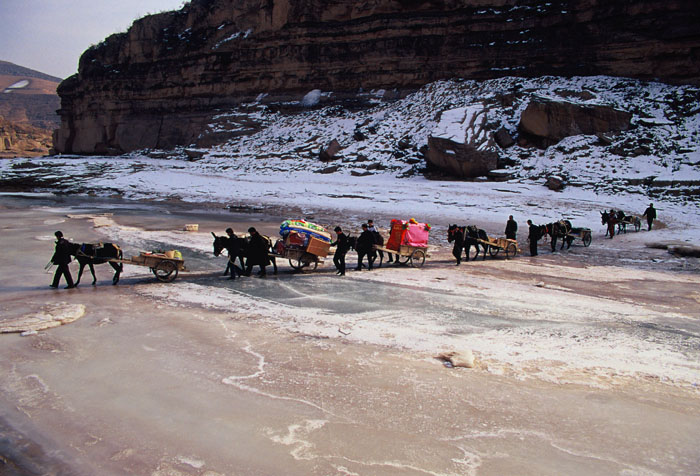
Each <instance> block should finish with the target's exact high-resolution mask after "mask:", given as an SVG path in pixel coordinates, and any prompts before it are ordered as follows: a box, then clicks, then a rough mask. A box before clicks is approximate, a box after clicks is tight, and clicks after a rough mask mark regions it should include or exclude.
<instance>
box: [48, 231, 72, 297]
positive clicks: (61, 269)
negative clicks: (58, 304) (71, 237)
mask: <svg viewBox="0 0 700 476" xmlns="http://www.w3.org/2000/svg"><path fill="white" fill-rule="evenodd" d="M54 235H56V240H57V241H56V251H54V254H53V256H52V257H51V262H52V263H53V264H55V265H56V266H58V268H56V273H55V274H54V275H53V283H51V284H50V286H51V287H52V288H54V289H55V288H57V287H58V283H59V282H60V281H61V276H63V277H65V278H66V284H67V285H68V286H66V289H71V288H74V287H75V284H73V276H71V275H70V269H69V268H68V263H70V262H71V244H70V242H69V241H68V240H66V239H65V238H63V233H61V232H60V231H57V232H56V233H54Z"/></svg>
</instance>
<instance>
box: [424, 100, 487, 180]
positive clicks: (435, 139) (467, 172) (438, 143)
mask: <svg viewBox="0 0 700 476" xmlns="http://www.w3.org/2000/svg"><path fill="white" fill-rule="evenodd" d="M486 113H487V108H486V107H485V106H484V105H483V104H474V105H471V106H468V107H461V108H458V109H450V110H448V111H443V112H442V114H441V115H440V121H439V123H438V125H437V127H436V128H435V130H433V132H432V134H431V135H430V137H428V150H427V151H426V153H425V158H426V161H427V162H428V163H429V164H431V165H433V166H435V167H437V168H439V169H440V170H442V171H444V172H447V173H449V174H450V175H452V176H455V177H459V178H473V177H480V176H482V175H486V174H488V172H489V171H491V170H493V169H497V168H498V153H497V151H496V147H497V146H496V144H495V142H494V140H493V133H492V131H491V130H490V129H489V128H488V126H487V124H488V121H487V115H486Z"/></svg>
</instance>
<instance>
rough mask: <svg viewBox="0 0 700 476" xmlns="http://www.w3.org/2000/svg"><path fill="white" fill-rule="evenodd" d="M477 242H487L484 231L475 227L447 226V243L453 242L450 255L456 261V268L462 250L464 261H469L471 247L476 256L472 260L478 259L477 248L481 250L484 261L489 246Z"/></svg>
mask: <svg viewBox="0 0 700 476" xmlns="http://www.w3.org/2000/svg"><path fill="white" fill-rule="evenodd" d="M478 240H484V241H488V235H487V234H486V232H485V231H484V230H482V229H480V228H477V227H476V226H473V225H469V226H458V225H450V226H449V228H448V229H447V241H448V242H450V243H452V242H453V241H454V246H453V248H452V255H453V256H454V257H455V258H456V259H457V266H459V264H460V263H461V262H462V250H465V261H469V253H470V251H471V247H472V246H474V248H475V249H476V256H475V257H474V259H476V258H478V257H479V247H481V248H483V250H484V259H486V252H487V251H488V249H489V245H486V244H484V243H480V242H479V241H478Z"/></svg>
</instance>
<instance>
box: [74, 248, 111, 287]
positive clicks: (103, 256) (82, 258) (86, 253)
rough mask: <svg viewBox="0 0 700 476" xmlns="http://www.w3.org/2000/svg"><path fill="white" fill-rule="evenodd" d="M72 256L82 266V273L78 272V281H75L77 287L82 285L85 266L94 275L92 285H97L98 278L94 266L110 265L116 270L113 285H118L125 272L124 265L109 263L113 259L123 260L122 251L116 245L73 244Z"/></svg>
mask: <svg viewBox="0 0 700 476" xmlns="http://www.w3.org/2000/svg"><path fill="white" fill-rule="evenodd" d="M71 254H72V255H73V256H75V259H76V260H77V261H78V263H79V264H80V271H78V279H77V280H76V281H75V285H76V286H77V285H78V284H80V278H81V277H82V275H83V270H84V269H85V265H88V266H90V272H91V273H92V284H93V285H95V284H96V283H97V277H96V276H95V268H94V265H96V264H102V263H109V264H110V265H111V266H112V268H114V277H113V278H112V284H117V283H118V282H119V275H120V274H121V272H122V271H123V270H124V265H123V264H122V263H114V262H112V261H109V260H111V259H122V256H123V254H122V249H121V248H120V247H119V245H118V244H116V243H81V244H78V243H73V244H72V248H71Z"/></svg>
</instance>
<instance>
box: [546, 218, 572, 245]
mask: <svg viewBox="0 0 700 476" xmlns="http://www.w3.org/2000/svg"><path fill="white" fill-rule="evenodd" d="M544 226H545V229H546V233H547V234H548V235H549V237H550V239H551V240H552V252H555V251H556V246H557V240H558V239H559V238H561V247H560V248H559V249H560V250H563V249H564V245H567V246H566V249H567V250H568V249H569V248H571V243H572V242H573V241H574V238H573V237H572V236H571V235H570V234H569V233H570V232H571V222H570V221H569V220H559V221H556V222H553V223H547V224H546V225H544Z"/></svg>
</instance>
